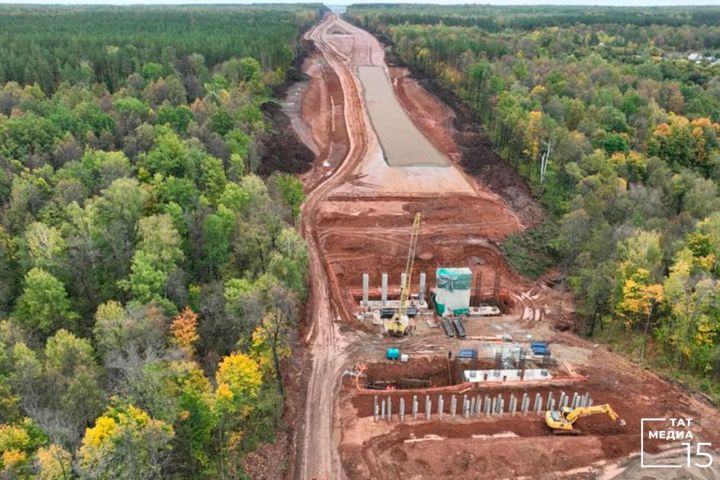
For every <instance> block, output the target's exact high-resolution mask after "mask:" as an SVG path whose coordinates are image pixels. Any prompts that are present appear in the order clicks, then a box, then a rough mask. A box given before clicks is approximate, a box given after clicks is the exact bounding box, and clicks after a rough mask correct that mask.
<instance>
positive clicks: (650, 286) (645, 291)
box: [616, 268, 663, 329]
mask: <svg viewBox="0 0 720 480" xmlns="http://www.w3.org/2000/svg"><path fill="white" fill-rule="evenodd" d="M649 280H650V272H649V271H647V270H646V269H644V268H639V269H637V270H636V271H635V273H633V274H632V275H631V276H630V278H628V279H627V280H625V283H624V284H623V289H622V300H621V301H620V302H619V303H618V305H617V309H616V311H617V313H618V314H619V315H620V316H621V317H622V318H623V319H624V320H625V327H627V328H628V329H629V328H632V327H633V326H635V324H636V322H637V321H638V320H643V319H647V317H648V316H649V315H650V313H651V312H652V309H653V306H654V305H656V304H658V303H660V302H662V300H663V286H662V285H660V284H657V283H650V281H649Z"/></svg>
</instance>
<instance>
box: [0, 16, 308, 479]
mask: <svg viewBox="0 0 720 480" xmlns="http://www.w3.org/2000/svg"><path fill="white" fill-rule="evenodd" d="M320 13H321V9H320V7H319V6H317V5H310V6H301V5H296V6H278V7H270V6H261V7H236V6H227V7H226V6H212V7H172V8H170V7H164V8H151V7H132V8H130V7H128V8H118V7H57V8H53V7H24V6H23V7H18V6H3V7H0V42H1V43H2V45H3V48H2V49H0V82H2V83H0V478H3V479H24V478H42V479H48V480H49V479H70V478H86V479H104V478H116V479H128V480H137V479H152V478H245V475H246V472H247V469H246V467H247V465H246V464H245V462H244V459H245V456H246V454H247V453H248V452H251V451H253V450H255V449H256V448H257V447H258V446H259V445H261V444H262V443H263V442H269V441H272V439H273V436H274V434H275V432H276V430H277V429H278V428H279V427H281V415H282V411H283V395H284V385H283V377H282V375H281V374H280V372H281V366H282V364H283V362H285V361H286V359H287V358H288V356H289V355H290V353H291V351H290V342H291V339H292V331H293V328H292V326H293V322H295V320H296V315H297V305H298V302H301V301H303V299H304V296H305V288H306V286H305V285H306V278H305V277H306V269H307V263H308V259H307V251H306V247H305V244H304V241H303V240H302V238H301V237H300V236H299V234H298V233H297V231H296V229H295V228H294V223H295V222H296V221H297V217H298V214H299V205H300V203H301V201H302V199H303V190H302V184H301V183H300V181H299V180H298V179H297V178H296V177H294V176H291V175H287V174H282V173H277V174H273V175H271V176H269V177H265V178H261V177H259V176H257V175H256V174H255V172H257V171H258V167H259V164H260V162H261V158H262V155H261V150H262V145H263V142H264V141H266V139H267V135H268V132H270V131H271V130H272V125H271V124H270V123H269V120H268V119H267V117H266V116H265V115H264V114H263V111H262V109H261V106H262V105H263V104H264V103H265V102H267V101H268V99H269V95H270V94H271V92H272V89H273V88H275V87H277V86H279V85H280V84H282V83H283V82H284V80H285V77H286V74H287V72H288V70H289V68H290V64H291V61H292V60H293V58H294V57H295V55H296V53H297V49H298V46H297V40H298V35H299V33H300V31H301V30H302V29H304V28H306V27H307V26H309V25H310V24H311V23H312V22H314V21H315V20H316V19H317V18H318V16H319V15H320ZM274 461H275V462H277V464H279V465H282V463H283V459H282V458H276V459H274Z"/></svg>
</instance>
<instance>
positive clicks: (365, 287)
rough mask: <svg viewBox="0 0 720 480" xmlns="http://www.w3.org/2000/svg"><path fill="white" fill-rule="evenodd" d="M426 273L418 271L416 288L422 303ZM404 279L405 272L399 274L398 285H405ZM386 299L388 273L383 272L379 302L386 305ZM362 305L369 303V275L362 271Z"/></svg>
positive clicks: (423, 300)
mask: <svg viewBox="0 0 720 480" xmlns="http://www.w3.org/2000/svg"><path fill="white" fill-rule="evenodd" d="M426 278H427V277H426V275H425V272H420V285H419V288H418V290H419V291H418V301H419V302H420V303H421V304H422V303H423V302H425V288H426V286H425V282H426ZM405 281H406V275H405V273H401V274H400V286H401V287H402V286H403V285H405ZM387 300H388V274H387V273H383V274H382V276H381V277H380V302H381V304H382V306H383V307H386V306H387ZM362 305H363V307H367V306H368V305H370V275H369V274H367V273H363V276H362Z"/></svg>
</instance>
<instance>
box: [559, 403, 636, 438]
mask: <svg viewBox="0 0 720 480" xmlns="http://www.w3.org/2000/svg"><path fill="white" fill-rule="evenodd" d="M599 413H604V414H606V415H607V416H608V417H610V420H612V421H613V422H616V423H617V424H618V425H620V426H625V425H626V423H625V420H623V419H622V418H620V416H619V415H618V414H617V413H616V412H615V410H613V409H612V407H611V406H610V405H609V404H607V403H606V404H604V405H593V406H591V407H577V408H571V407H563V408H562V409H561V410H560V411H557V410H548V411H547V412H545V424H547V426H548V427H549V428H550V429H551V430H552V431H553V433H557V434H561V433H569V434H579V433H580V430H578V429H577V428H575V427H574V424H575V421H576V420H577V419H578V418H580V417H586V416H588V415H595V414H599Z"/></svg>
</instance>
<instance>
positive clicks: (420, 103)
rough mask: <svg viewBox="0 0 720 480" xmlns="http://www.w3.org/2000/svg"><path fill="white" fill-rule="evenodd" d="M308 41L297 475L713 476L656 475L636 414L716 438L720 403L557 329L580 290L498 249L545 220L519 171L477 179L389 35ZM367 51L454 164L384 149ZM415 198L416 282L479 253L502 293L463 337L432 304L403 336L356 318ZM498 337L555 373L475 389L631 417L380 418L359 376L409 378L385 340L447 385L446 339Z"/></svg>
mask: <svg viewBox="0 0 720 480" xmlns="http://www.w3.org/2000/svg"><path fill="white" fill-rule="evenodd" d="M304 45H305V47H306V49H307V50H308V51H309V52H310V54H309V56H308V57H307V59H306V60H305V63H304V65H303V71H304V72H305V73H306V74H307V75H308V77H309V80H308V81H307V82H303V83H302V84H300V85H298V86H296V87H293V88H292V89H291V90H290V96H289V98H288V100H287V102H288V105H287V106H286V108H284V110H285V111H286V113H288V115H289V116H290V117H291V119H290V120H291V124H292V125H293V127H294V129H295V130H296V132H297V134H298V135H299V137H300V138H301V139H302V140H303V141H304V142H305V143H306V144H307V145H308V147H309V148H310V149H311V150H312V151H313V152H314V153H315V155H316V159H315V162H314V164H313V167H312V169H311V170H310V171H309V172H308V173H306V174H304V176H303V180H304V182H305V186H306V191H307V200H306V202H305V204H304V206H303V214H302V231H303V234H304V236H305V238H306V240H307V242H308V246H309V252H310V270H311V275H310V277H311V286H310V298H309V301H308V304H307V328H306V332H307V333H306V337H305V339H304V340H305V342H306V344H307V348H308V352H309V355H310V358H311V360H310V362H309V365H308V366H307V371H305V372H303V378H305V379H307V398H306V400H305V410H304V413H302V414H301V418H299V420H298V424H299V425H298V429H297V433H296V436H295V447H296V457H295V458H296V464H295V465H294V468H293V469H291V470H292V471H293V472H294V474H293V476H294V477H295V478H301V479H307V480H310V479H342V478H348V479H356V478H357V479H365V478H368V479H370V478H372V479H403V480H407V479H420V478H433V479H443V478H453V479H455V478H489V479H500V478H537V479H547V478H582V479H584V478H630V479H645V478H667V479H670V478H720V471H718V470H717V469H716V467H715V465H713V467H712V468H711V469H702V470H698V469H692V468H690V469H686V468H682V469H675V470H672V471H668V470H662V469H659V470H658V471H657V472H653V471H648V470H647V469H643V468H640V466H639V464H638V452H639V450H640V433H639V432H640V419H641V418H643V417H663V418H665V417H682V418H685V417H687V418H693V419H694V420H693V422H694V423H693V430H692V431H693V434H694V435H695V441H697V440H698V439H701V440H702V441H704V442H711V443H712V444H713V445H718V444H719V443H718V442H720V432H718V429H717V428H715V426H716V425H718V424H720V423H719V422H720V415H719V414H718V411H717V410H716V409H714V408H713V407H712V406H710V405H709V404H707V403H705V402H703V401H701V400H700V399H699V398H696V397H694V396H693V395H691V394H689V393H687V392H685V391H683V390H681V389H680V388H679V387H677V386H675V385H673V384H670V383H668V382H666V381H664V380H662V379H660V378H658V377H657V376H656V375H654V374H653V373H652V372H650V371H646V370H644V369H642V368H640V367H638V366H637V365H635V364H633V363H631V362H629V361H627V360H625V359H624V358H622V357H620V356H618V355H616V354H614V353H612V352H609V351H608V350H606V349H605V348H603V347H598V346H596V345H593V344H592V343H590V342H588V341H587V340H585V339H582V338H580V337H578V336H576V335H574V334H572V333H570V332H567V331H561V330H562V329H560V328H557V327H558V326H566V325H568V324H569V322H570V320H571V319H572V316H573V315H574V307H573V301H572V297H571V295H570V294H569V293H568V292H566V291H563V290H562V289H561V288H560V287H558V286H556V285H555V284H553V283H549V282H546V281H543V280H538V281H532V280H529V279H527V278H524V277H522V276H521V275H519V274H518V273H516V272H514V271H512V270H511V269H510V268H509V267H508V266H507V265H506V264H505V262H504V261H503V257H502V254H501V252H500V250H499V247H498V245H499V242H500V241H501V240H502V239H503V238H505V237H506V236H507V235H509V234H512V233H514V232H519V231H522V230H523V229H525V228H527V227H528V226H529V225H530V224H531V223H536V222H539V221H540V220H541V219H540V218H538V213H537V212H539V211H540V209H539V207H538V206H537V204H536V203H535V202H534V200H533V199H532V198H531V197H530V195H529V194H528V193H527V188H525V187H524V185H523V182H522V180H521V179H520V178H519V177H517V176H515V177H513V178H509V177H504V178H503V180H502V185H503V186H502V191H500V190H499V187H497V185H493V183H492V180H490V181H488V180H487V179H485V181H484V182H481V181H480V180H479V178H476V177H475V176H473V175H472V174H470V173H468V172H467V171H465V170H464V169H463V168H462V167H461V164H462V156H463V153H461V152H462V149H461V148H459V146H458V140H457V139H458V138H459V137H458V135H459V133H458V129H459V126H458V125H457V122H456V118H455V116H454V113H453V111H452V110H450V109H449V108H448V107H447V106H445V105H444V104H443V103H442V102H441V101H440V100H438V99H437V98H436V97H435V96H433V95H432V94H430V93H429V92H428V91H426V90H425V89H423V88H422V87H421V86H420V85H419V84H418V83H417V82H416V81H415V80H413V79H412V78H411V77H410V76H409V75H408V72H407V71H406V70H405V69H402V68H399V67H387V65H386V64H385V51H384V47H383V46H382V45H381V44H380V43H378V41H377V40H376V39H375V38H374V37H373V36H372V35H370V34H369V33H368V32H366V31H363V30H361V29H359V28H357V27H355V26H352V25H350V24H349V23H347V22H345V21H343V20H341V19H340V18H338V17H337V16H335V15H327V16H326V17H325V18H324V19H323V20H322V21H321V22H320V23H319V24H318V25H316V26H315V27H314V28H312V29H311V30H309V31H308V32H307V33H306V35H305V37H304ZM370 65H372V66H375V67H378V68H382V69H384V71H385V73H386V78H387V81H388V82H391V85H392V88H393V92H395V95H397V100H398V102H397V106H398V108H402V109H404V110H405V113H406V114H407V115H408V116H409V118H410V119H411V121H412V123H413V124H414V126H415V128H417V129H418V131H419V132H421V134H422V135H423V136H424V138H426V139H427V140H428V141H429V144H431V146H432V148H434V149H436V150H437V151H438V152H441V154H442V155H443V156H444V158H445V159H447V164H446V165H442V164H438V162H433V164H432V165H428V164H425V163H424V162H422V161H421V159H419V160H418V162H417V165H414V164H412V162H411V161H410V160H408V158H404V159H403V160H402V162H400V164H401V165H395V166H393V165H391V164H389V163H388V162H387V161H386V158H385V156H384V155H383V149H382V148H381V145H380V142H379V141H378V135H377V134H376V132H375V131H374V129H373V124H372V122H371V121H370V118H369V114H368V109H367V105H366V104H365V103H364V96H363V86H362V83H361V81H360V79H359V78H358V74H357V72H358V67H362V66H370ZM400 140H402V139H400ZM486 145H487V144H486ZM476 154H477V152H476ZM479 154H480V155H487V158H490V157H491V156H492V155H494V153H493V152H491V151H487V152H480V153H479ZM508 191H511V192H513V195H514V197H513V198H512V200H507V192H508ZM510 205H512V206H513V207H511V206H510ZM417 212H420V213H422V217H423V220H422V229H421V233H420V238H419V242H418V252H417V258H416V262H415V272H416V274H415V276H414V277H413V290H417V288H418V286H417V285H418V284H417V281H418V280H417V279H418V275H417V272H422V271H424V272H427V275H428V277H427V280H428V285H430V286H432V285H434V283H435V278H434V272H435V269H436V268H437V267H439V266H443V267H469V268H471V269H472V271H473V274H474V277H475V278H476V279H478V278H479V279H480V285H481V288H480V289H479V291H476V292H474V295H475V296H477V297H482V298H494V297H495V298H494V299H495V300H501V301H502V303H503V305H504V306H505V312H504V314H503V315H502V316H499V317H483V318H472V319H469V320H467V321H466V322H465V326H466V328H467V337H466V338H465V339H458V338H456V337H454V338H448V337H446V336H445V335H444V334H443V332H442V330H441V329H440V328H439V327H438V324H437V322H436V321H434V320H430V321H426V320H425V319H424V318H418V319H417V320H416V322H417V324H416V328H415V329H414V331H413V332H412V333H411V334H410V335H408V336H407V337H403V338H400V339H397V338H390V337H387V336H386V335H384V333H383V332H382V331H381V328H380V327H378V326H376V325H373V324H372V323H371V322H370V321H368V320H363V319H362V318H360V317H359V316H358V315H357V313H358V311H359V303H358V300H359V296H360V292H361V289H362V274H363V273H368V274H369V275H370V279H371V281H370V283H371V285H370V286H371V296H373V297H375V298H378V297H379V290H378V287H379V286H380V275H381V274H382V273H388V275H389V278H390V293H389V294H390V298H397V297H398V294H399V279H400V274H401V272H402V271H403V269H404V266H405V256H406V255H407V247H408V241H409V237H410V226H411V225H412V222H413V217H414V215H415V213H417ZM498 296H502V297H503V298H500V299H498V298H497V297H498ZM563 329H564V328H563ZM504 334H509V335H511V336H512V337H513V339H514V340H515V341H518V342H528V341H529V340H531V339H532V340H538V339H541V340H546V341H549V342H551V346H552V358H553V362H554V363H553V368H552V369H551V370H552V372H553V374H554V375H556V376H557V377H558V380H557V381H556V382H555V383H553V382H546V383H541V384H530V383H524V384H510V383H503V384H493V385H492V386H488V387H476V388H482V389H483V390H479V391H481V392H490V393H497V392H507V393H516V394H519V395H522V393H523V392H528V393H531V394H533V395H534V394H535V393H536V392H539V393H543V394H544V395H546V394H547V392H549V391H557V392H559V391H560V390H564V391H578V392H581V393H586V392H588V393H590V395H591V396H592V398H593V401H594V403H595V404H600V403H606V402H607V403H610V404H611V405H612V406H613V408H615V409H616V410H617V411H618V413H619V414H620V415H621V417H622V418H623V419H624V420H626V422H627V425H626V426H624V427H620V426H618V425H615V424H613V423H611V422H610V421H609V420H608V419H607V417H605V416H595V417H587V418H583V419H581V420H580V421H579V422H578V423H579V424H581V429H582V434H581V435H578V436H569V437H568V436H554V435H553V434H552V433H551V432H550V430H549V429H548V428H547V427H546V426H545V424H544V421H543V420H542V418H541V417H540V416H536V415H528V416H507V415H506V416H503V417H478V418H470V419H462V418H448V417H447V416H446V417H443V418H440V417H438V416H433V417H432V418H431V420H429V421H427V420H421V419H418V420H412V419H406V421H405V422H403V423H400V422H399V421H398V420H397V419H394V420H393V421H390V422H382V421H380V422H376V421H375V420H374V419H373V402H374V395H375V394H376V392H367V391H365V390H364V389H363V388H358V386H360V387H363V386H364V385H363V383H362V379H357V381H356V379H355V378H353V375H352V374H353V372H355V371H357V368H358V365H360V364H364V365H365V366H366V367H368V369H372V371H373V372H374V373H373V375H375V376H376V377H382V376H385V377H387V378H391V377H393V376H397V375H401V374H399V373H398V374H396V373H394V371H393V369H396V368H398V367H396V366H393V365H390V364H389V363H388V362H387V361H385V360H384V355H385V351H386V349H387V348H389V347H398V348H399V349H400V350H401V352H402V353H406V354H408V355H409V356H410V358H409V361H408V364H407V365H408V367H407V368H409V369H413V370H412V372H411V375H412V376H413V377H417V378H424V379H426V380H429V381H430V382H431V384H432V386H433V387H439V388H441V389H442V388H447V389H448V390H447V392H448V393H450V392H455V390H453V389H456V388H457V385H452V383H454V382H455V380H453V379H452V378H451V377H452V375H450V376H449V377H448V379H447V381H445V380H444V378H445V371H446V370H447V368H448V360H447V352H448V350H451V351H454V352H457V351H458V350H459V349H460V348H466V347H471V348H476V347H478V346H479V345H480V343H481V341H480V339H481V338H489V337H494V336H498V335H504ZM456 368H457V367H456ZM491 368H492V367H491ZM383 372H384V373H383ZM365 375H367V373H366V374H365ZM402 375H406V374H402ZM408 375H409V374H408ZM563 378H565V380H563ZM439 392H440V391H436V392H434V393H433V395H436V394H439ZM414 393H418V394H420V395H424V394H425V391H422V390H421V391H419V392H412V391H400V390H395V391H392V392H380V394H382V395H391V396H393V397H396V396H403V395H405V396H406V397H405V398H410V397H411V396H412V395H413V394H414ZM664 448H665V447H664V445H662V444H660V443H658V442H650V443H649V444H646V445H645V450H646V451H647V452H648V453H650V454H663V455H665V456H666V457H677V458H682V452H679V453H678V451H676V450H672V451H665V450H664ZM718 460H720V459H718ZM713 469H714V470H713ZM708 475H709V476H708Z"/></svg>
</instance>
